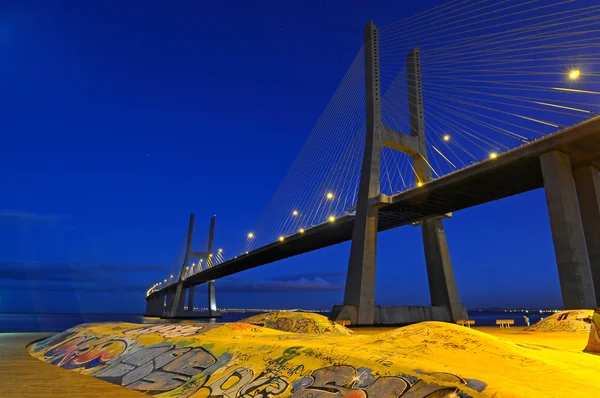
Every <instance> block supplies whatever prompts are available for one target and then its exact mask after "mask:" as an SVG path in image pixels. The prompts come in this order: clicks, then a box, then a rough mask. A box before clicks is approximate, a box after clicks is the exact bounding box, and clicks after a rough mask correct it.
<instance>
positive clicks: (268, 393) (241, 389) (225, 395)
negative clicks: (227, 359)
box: [208, 367, 288, 398]
mask: <svg viewBox="0 0 600 398" xmlns="http://www.w3.org/2000/svg"><path fill="white" fill-rule="evenodd" d="M253 377H254V372H253V371H252V370H251V369H248V368H244V367H240V368H237V369H234V370H232V371H231V372H229V373H228V374H226V375H225V376H223V377H221V378H219V379H217V380H215V381H214V382H213V383H211V384H210V385H209V386H208V389H209V390H210V395H209V396H210V397H222V398H236V397H241V398H268V397H275V396H277V395H280V394H282V393H284V392H285V391H286V390H287V388H288V383H287V382H286V381H285V380H284V379H283V378H281V377H278V376H274V377H265V376H259V377H257V378H256V379H255V380H252V379H253Z"/></svg>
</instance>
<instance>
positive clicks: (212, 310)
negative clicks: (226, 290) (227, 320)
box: [208, 281, 217, 316]
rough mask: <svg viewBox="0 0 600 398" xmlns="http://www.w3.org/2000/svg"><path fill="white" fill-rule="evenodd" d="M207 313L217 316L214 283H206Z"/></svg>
mask: <svg viewBox="0 0 600 398" xmlns="http://www.w3.org/2000/svg"><path fill="white" fill-rule="evenodd" d="M208 313H209V315H211V316H212V315H216V314H217V294H216V291H215V281H208Z"/></svg>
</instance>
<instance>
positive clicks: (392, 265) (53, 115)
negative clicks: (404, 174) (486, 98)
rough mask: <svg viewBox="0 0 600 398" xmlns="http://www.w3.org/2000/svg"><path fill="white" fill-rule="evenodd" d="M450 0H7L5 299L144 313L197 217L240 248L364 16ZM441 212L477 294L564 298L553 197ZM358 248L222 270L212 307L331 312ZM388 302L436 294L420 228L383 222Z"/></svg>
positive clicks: (354, 46)
mask: <svg viewBox="0 0 600 398" xmlns="http://www.w3.org/2000/svg"><path fill="white" fill-rule="evenodd" d="M438 2H439V0H423V1H419V2H410V3H406V2H400V1H397V0H389V1H388V0H386V1H376V2H375V1H370V2H366V1H358V0H352V1H348V0H330V1H326V0H319V1H301V2H300V1H295V2H291V1H260V2H247V1H237V0H236V1H228V2H223V1H210V2H209V1H176V2H170V1H143V2H142V1H118V2H110V1H85V2H75V1H53V2H47V1H28V2H22V1H16V0H15V1H10V0H9V1H8V2H7V1H3V2H2V4H1V5H0V110H1V111H0V138H1V140H0V170H1V172H0V186H1V187H2V190H1V192H2V195H1V196H0V312H19V311H24V312H78V311H83V312H141V311H142V310H143V307H144V293H145V291H146V289H147V288H148V287H149V286H150V285H152V284H153V283H154V282H156V281H158V280H160V279H162V278H163V277H164V276H165V275H166V274H167V273H168V272H169V269H170V268H171V265H172V262H173V260H174V258H175V256H176V255H177V250H178V249H179V246H180V244H181V241H182V239H183V237H184V235H185V231H186V227H187V220H188V214H189V212H191V211H193V212H194V213H195V214H196V220H197V230H198V231H199V232H198V233H199V234H200V235H203V234H204V232H205V230H206V228H207V227H208V222H209V219H210V217H211V216H212V215H213V214H216V215H217V232H216V234H217V236H216V241H217V246H219V247H223V249H224V250H225V251H227V250H228V248H229V247H233V246H234V244H235V247H236V248H237V247H239V242H240V240H243V239H244V238H245V234H246V233H247V231H248V230H249V229H250V228H252V226H253V225H254V223H255V222H256V220H257V218H258V217H259V216H260V214H261V212H262V210H263V209H264V207H265V206H266V205H267V203H268V202H269V200H270V198H271V197H272V196H273V194H274V192H275V190H276V189H277V186H278V184H279V182H280V181H281V180H282V178H283V176H284V175H285V172H286V171H287V169H288V168H289V166H290V165H291V163H292V161H293V160H294V158H295V156H296V154H297V153H298V151H299V150H300V148H301V146H302V144H303V142H304V141H305V140H306V138H307V137H308V135H309V133H310V131H311V129H312V127H313V125H314V124H315V122H316V121H317V119H318V118H319V116H320V114H321V112H322V111H323V109H324V107H325V105H326V104H327V102H328V100H329V98H330V97H331V95H332V94H333V92H334V90H335V88H336V87H337V85H338V83H339V82H340V80H341V78H342V76H343V74H344V73H345V71H346V69H347V68H348V65H349V63H350V62H351V61H352V59H353V57H354V56H355V54H356V51H357V50H358V49H359V48H360V46H361V43H362V27H363V25H364V23H365V22H366V21H367V20H368V19H373V20H374V21H376V23H378V24H379V25H385V24H387V23H390V22H393V21H395V20H398V19H401V18H404V17H406V16H410V15H412V14H414V13H416V12H420V11H422V10H424V9H426V8H429V7H431V6H434V5H436V4H437V3H438ZM25 3H26V4H25ZM250 3H256V5H254V6H252V5H250ZM445 225H446V232H447V236H448V241H449V245H450V251H451V255H452V260H453V264H454V269H455V274H456V279H457V283H458V286H459V290H460V292H461V298H462V299H463V301H464V303H465V304H466V305H467V306H468V307H470V308H481V307H492V306H493V307H538V306H541V307H559V306H560V305H561V299H560V289H559V284H558V274H557V270H556V263H555V259H554V253H553V246H552V239H551V235H550V229H549V221H548V215H547V210H546V204H545V199H544V194H543V191H541V190H538V191H534V192H530V193H528V194H524V195H520V196H517V197H512V198H508V199H505V200H503V201H499V202H494V203H489V204H487V205H484V206H480V207H477V208H472V209H469V210H464V211H461V212H457V213H455V214H454V218H453V219H450V220H447V221H446V222H445ZM348 256H349V244H343V245H338V246H335V247H332V248H328V249H324V250H321V251H318V252H314V253H309V254H306V255H303V256H299V257H296V258H292V259H289V260H286V261H281V262H278V263H274V264H269V265H267V266H264V267H261V268H258V269H254V270H251V271H247V272H244V273H242V274H238V275H235V276H232V277H229V278H226V279H225V280H220V281H217V283H216V286H217V302H218V304H219V306H224V307H267V308H290V307H291V308H294V307H304V308H331V306H332V305H333V304H340V303H341V302H342V298H343V285H344V275H345V270H346V267H347V261H348ZM205 289H206V288H205V287H200V288H198V291H199V294H198V297H199V299H198V304H202V303H203V302H202V301H201V300H204V293H203V292H204V291H205ZM377 302H378V304H407V305H409V304H428V302H429V298H428V291H427V281H426V273H425V260H424V255H423V248H422V244H421V235H420V230H419V229H418V228H413V227H405V228H400V229H397V230H394V231H389V232H386V233H383V234H381V235H380V238H379V252H378V279H377Z"/></svg>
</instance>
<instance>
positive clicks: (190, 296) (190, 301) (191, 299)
mask: <svg viewBox="0 0 600 398" xmlns="http://www.w3.org/2000/svg"><path fill="white" fill-rule="evenodd" d="M195 296H196V286H191V287H189V288H188V302H187V307H188V311H194V300H195Z"/></svg>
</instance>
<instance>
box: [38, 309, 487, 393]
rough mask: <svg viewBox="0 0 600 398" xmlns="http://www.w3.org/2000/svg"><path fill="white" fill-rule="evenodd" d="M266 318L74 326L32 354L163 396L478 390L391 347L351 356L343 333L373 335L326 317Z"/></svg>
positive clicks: (289, 315)
mask: <svg viewBox="0 0 600 398" xmlns="http://www.w3.org/2000/svg"><path fill="white" fill-rule="evenodd" d="M266 315H269V316H262V315H261V316H258V317H252V318H250V319H249V320H248V321H249V322H250V323H245V322H244V323H241V322H238V323H229V324H185V325H176V324H167V325H150V326H140V325H134V324H123V323H120V324H95V325H80V326H78V327H76V328H73V329H70V330H68V331H66V332H64V333H61V334H58V335H56V336H53V337H51V338H49V339H47V340H44V341H40V342H38V343H35V344H32V345H31V346H30V347H29V351H30V353H31V355H33V356H35V357H37V358H39V359H40V360H43V361H46V362H49V363H52V364H54V365H56V366H61V367H64V368H67V369H71V370H73V371H77V372H80V373H83V374H87V375H90V376H93V377H97V378H99V379H102V380H105V381H107V382H110V383H114V384H118V385H121V386H123V387H127V388H131V389H134V390H138V391H141V392H144V393H148V394H151V395H156V396H160V397H222V398H234V397H243V398H250V397H255V398H259V397H262V398H267V397H295V398H331V397H349V398H350V397H352V398H368V397H382V398H387V397H389V398H392V397H394V398H396V397H400V396H402V397H405V396H406V397H411V398H416V397H426V396H432V395H431V394H435V396H436V397H456V396H458V395H457V394H460V396H461V397H475V396H479V393H480V391H482V390H483V389H484V388H485V383H482V382H479V381H476V380H471V381H468V380H467V379H464V378H463V377H461V376H459V375H456V374H453V373H450V372H449V373H445V372H443V373H439V372H425V371H421V370H419V369H413V368H412V366H411V364H410V363H404V364H403V363H397V364H396V363H395V362H394V359H393V357H394V352H393V351H392V350H389V349H388V350H386V349H383V347H379V348H376V345H375V346H374V347H373V350H372V351H371V352H368V351H367V352H368V354H369V355H366V354H365V351H364V350H358V351H357V354H356V355H353V354H352V347H345V344H343V343H342V342H341V341H340V339H344V340H347V339H348V338H354V337H357V338H358V340H360V341H358V340H357V341H356V342H353V343H351V346H354V348H358V346H361V347H365V346H366V344H365V343H367V341H366V340H368V341H369V342H371V343H372V344H373V342H374V341H375V339H374V338H373V337H371V336H356V335H353V332H351V331H350V330H347V329H346V328H344V327H342V326H339V325H336V324H333V323H331V322H330V321H329V320H327V318H325V317H323V316H320V315H315V314H306V313H277V314H266ZM258 324H264V325H265V326H267V325H269V326H271V327H274V328H280V329H286V330H288V331H280V330H274V329H271V328H269V327H262V326H258ZM291 330H298V331H299V333H291V332H290V331H291ZM365 338H366V340H365ZM330 339H331V340H330Z"/></svg>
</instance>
